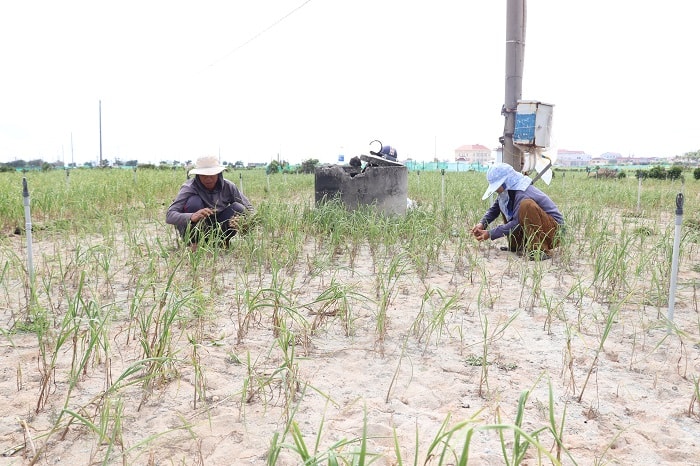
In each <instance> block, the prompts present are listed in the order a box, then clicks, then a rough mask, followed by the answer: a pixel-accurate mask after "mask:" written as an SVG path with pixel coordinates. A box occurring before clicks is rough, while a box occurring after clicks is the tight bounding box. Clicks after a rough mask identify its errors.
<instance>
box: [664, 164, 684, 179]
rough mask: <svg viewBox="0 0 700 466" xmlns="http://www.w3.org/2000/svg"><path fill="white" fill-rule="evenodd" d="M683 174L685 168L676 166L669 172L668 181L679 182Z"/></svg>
mask: <svg viewBox="0 0 700 466" xmlns="http://www.w3.org/2000/svg"><path fill="white" fill-rule="evenodd" d="M682 173H683V167H681V166H680V165H674V166H672V167H671V168H669V170H668V179H670V180H677V179H679V178H680V177H681V174H682Z"/></svg>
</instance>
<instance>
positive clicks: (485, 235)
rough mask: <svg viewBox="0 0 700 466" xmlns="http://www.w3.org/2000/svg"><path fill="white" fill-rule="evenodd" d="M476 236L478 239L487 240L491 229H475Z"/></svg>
mask: <svg viewBox="0 0 700 466" xmlns="http://www.w3.org/2000/svg"><path fill="white" fill-rule="evenodd" d="M474 237H475V238H476V240H477V241H486V240H487V239H489V237H490V235H489V231H488V230H484V229H481V230H479V231H475V232H474Z"/></svg>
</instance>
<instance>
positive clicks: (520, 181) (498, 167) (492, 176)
mask: <svg viewBox="0 0 700 466" xmlns="http://www.w3.org/2000/svg"><path fill="white" fill-rule="evenodd" d="M486 181H487V182H488V183H489V187H488V188H486V192H485V193H484V195H483V196H482V197H481V200H485V199H486V198H487V197H489V196H490V195H491V194H493V193H494V192H496V190H497V189H498V188H500V187H501V186H503V185H505V186H506V189H513V190H516V191H524V190H526V189H527V187H528V186H530V184H531V183H532V179H530V177H528V176H525V175H523V174H522V173H518V172H516V171H515V169H514V168H513V167H511V166H510V165H508V164H507V163H496V164H493V165H491V166H490V167H489V169H488V171H487V172H486Z"/></svg>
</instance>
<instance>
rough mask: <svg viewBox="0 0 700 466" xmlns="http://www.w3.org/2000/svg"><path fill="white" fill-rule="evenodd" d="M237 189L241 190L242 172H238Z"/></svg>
mask: <svg viewBox="0 0 700 466" xmlns="http://www.w3.org/2000/svg"><path fill="white" fill-rule="evenodd" d="M238 189H240V190H241V192H243V173H239V174H238Z"/></svg>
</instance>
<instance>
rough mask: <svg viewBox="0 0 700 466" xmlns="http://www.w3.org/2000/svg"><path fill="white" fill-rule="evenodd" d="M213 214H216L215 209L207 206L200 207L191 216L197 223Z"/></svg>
mask: <svg viewBox="0 0 700 466" xmlns="http://www.w3.org/2000/svg"><path fill="white" fill-rule="evenodd" d="M213 214H214V211H213V210H211V209H210V208H209V207H205V208H203V209H199V210H198V211H197V212H195V213H193V214H192V216H191V217H190V221H191V222H192V223H197V222H199V221H200V220H202V219H204V218H207V217H209V216H210V215H213Z"/></svg>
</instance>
